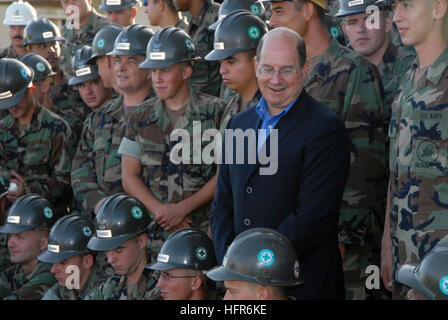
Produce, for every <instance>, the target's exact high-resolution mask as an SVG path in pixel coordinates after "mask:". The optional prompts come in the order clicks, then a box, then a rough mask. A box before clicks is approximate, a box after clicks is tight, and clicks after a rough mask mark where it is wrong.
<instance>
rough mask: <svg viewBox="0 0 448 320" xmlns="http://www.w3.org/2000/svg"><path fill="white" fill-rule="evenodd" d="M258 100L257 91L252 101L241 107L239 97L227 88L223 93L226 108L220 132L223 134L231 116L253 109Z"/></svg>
mask: <svg viewBox="0 0 448 320" xmlns="http://www.w3.org/2000/svg"><path fill="white" fill-rule="evenodd" d="M260 99H261V92H260V91H257V93H255V96H254V97H253V98H252V100H251V101H249V102H248V103H247V104H246V105H245V106H242V105H241V103H242V101H241V96H240V95H239V94H238V93H237V92H236V91H233V90H231V89H228V88H227V89H226V91H225V93H224V101H225V103H226V107H225V109H224V113H223V115H222V120H221V125H220V128H221V132H222V133H224V130H225V129H226V128H227V124H228V123H229V120H230V118H231V117H232V116H233V115H235V114H237V113H239V112H242V111H245V110H248V109H250V108H253V107H255V106H256V105H257V104H258V102H259V101H260Z"/></svg>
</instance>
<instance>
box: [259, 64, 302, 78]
mask: <svg viewBox="0 0 448 320" xmlns="http://www.w3.org/2000/svg"><path fill="white" fill-rule="evenodd" d="M298 71H299V68H297V67H282V68H280V69H279V70H275V69H274V68H272V67H271V66H267V65H262V66H260V67H258V73H259V74H260V75H261V76H262V77H263V78H272V77H273V76H274V74H275V73H276V72H278V74H279V76H280V77H282V78H283V79H286V80H287V79H291V78H292V77H294V76H295V75H296V74H297V72H298Z"/></svg>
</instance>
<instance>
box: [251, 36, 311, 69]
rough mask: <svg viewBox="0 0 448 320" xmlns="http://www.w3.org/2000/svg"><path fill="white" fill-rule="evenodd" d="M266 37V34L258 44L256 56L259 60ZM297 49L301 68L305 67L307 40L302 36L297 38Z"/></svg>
mask: <svg viewBox="0 0 448 320" xmlns="http://www.w3.org/2000/svg"><path fill="white" fill-rule="evenodd" d="M267 34H268V33H267ZM265 38H266V34H265V35H264V36H263V37H262V38H261V39H260V42H259V43H258V46H257V53H256V57H257V61H258V62H260V58H261V51H262V50H263V45H264V40H265ZM296 49H297V54H298V55H299V65H300V67H301V68H303V66H304V65H305V63H306V47H305V41H304V40H303V39H302V38H301V37H300V36H299V37H298V39H297V47H296Z"/></svg>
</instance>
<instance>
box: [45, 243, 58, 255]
mask: <svg viewBox="0 0 448 320" xmlns="http://www.w3.org/2000/svg"><path fill="white" fill-rule="evenodd" d="M47 250H48V251H50V252H56V253H58V252H59V245H58V244H48V247H47Z"/></svg>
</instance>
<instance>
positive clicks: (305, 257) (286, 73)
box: [210, 28, 350, 299]
mask: <svg viewBox="0 0 448 320" xmlns="http://www.w3.org/2000/svg"><path fill="white" fill-rule="evenodd" d="M305 62H306V52H305V43H304V41H303V39H302V38H301V37H300V36H299V35H298V34H297V33H296V32H295V31H292V30H289V29H285V28H277V29H274V30H271V31H270V32H268V33H267V34H266V35H265V36H264V37H263V39H262V40H261V42H260V44H259V46H258V49H257V57H256V65H255V67H256V71H257V79H258V84H259V87H260V90H261V93H262V94H263V98H262V99H261V101H260V103H259V104H258V105H257V106H256V107H255V108H252V109H249V110H247V111H244V112H242V113H239V114H237V115H235V116H234V117H232V119H231V120H230V122H229V124H228V126H227V129H228V130H227V131H226V135H225V137H224V142H223V152H222V154H223V155H225V156H224V157H225V162H224V163H223V164H222V165H221V166H220V170H219V176H218V186H217V190H216V194H215V198H214V201H213V205H212V210H211V212H210V224H211V230H212V235H213V241H214V245H215V250H216V254H217V258H218V261H219V262H220V263H221V261H222V259H223V256H224V254H225V252H226V250H227V247H228V246H229V245H230V243H231V242H232V240H233V239H234V238H235V237H236V236H237V235H238V234H240V233H241V232H243V231H245V230H247V229H251V228H259V227H263V228H273V229H276V230H277V231H279V232H280V233H282V234H284V235H285V236H286V237H287V238H288V239H289V240H290V241H291V242H292V244H293V245H294V248H295V250H296V251H297V255H298V257H299V263H300V271H301V272H302V276H303V280H304V284H303V285H301V286H297V287H292V288H291V289H290V290H289V295H291V296H293V297H295V298H297V299H344V283H343V273H342V263H341V257H340V253H339V249H338V237H337V230H338V216H339V205H340V202H341V199H342V193H343V190H344V186H345V181H346V178H347V174H348V169H349V163H350V156H349V140H348V138H347V135H346V131H345V127H344V124H343V122H342V121H341V120H340V118H339V117H338V116H337V115H336V113H334V112H333V111H331V110H330V109H328V108H327V107H326V106H324V105H323V104H321V103H319V102H317V101H316V100H314V99H313V98H311V97H310V96H309V95H308V94H307V93H306V92H305V91H303V90H302V85H303V80H304V78H305V74H306V66H305ZM229 129H230V130H229ZM232 129H242V131H243V132H246V133H249V132H250V130H252V131H254V130H256V131H257V134H256V137H257V140H256V141H255V140H254V139H252V142H255V143H256V145H257V147H256V148H255V149H256V150H257V154H258V157H257V158H258V159H257V161H256V163H255V164H250V161H248V160H250V157H251V154H250V150H251V146H250V145H249V144H250V142H251V141H250V140H251V139H248V140H249V142H248V143H245V142H244V141H243V140H241V139H239V142H240V143H239V144H235V142H236V141H238V138H237V137H235V135H233V136H232V132H233V133H236V131H231V130H232ZM260 129H261V130H263V129H266V131H265V132H266V135H264V136H268V138H267V139H266V138H265V137H264V136H263V134H259V133H260V132H261V131H260ZM275 129H276V130H277V131H275ZM236 135H237V134H236ZM247 136H250V134H247ZM276 136H277V137H276ZM276 138H277V139H276ZM230 140H231V141H230ZM229 142H233V146H230V144H229ZM246 142H247V140H246ZM242 144H243V145H244V148H243V145H242ZM241 150H244V152H243V153H244V156H245V158H244V159H246V160H245V161H246V163H244V164H236V163H238V162H237V161H236V160H237V158H238V154H237V153H238V152H241ZM252 150H254V148H253V146H252ZM268 151H269V152H268ZM261 155H266V156H265V157H264V158H265V159H264V160H263V157H262V156H261ZM240 156H241V155H240ZM266 159H270V160H271V161H270V163H266V161H265V160H266Z"/></svg>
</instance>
